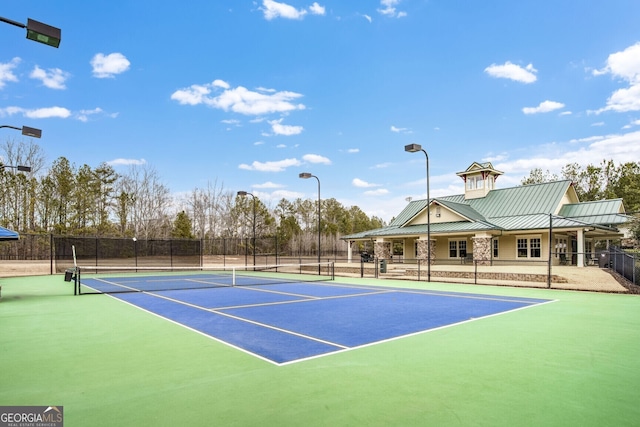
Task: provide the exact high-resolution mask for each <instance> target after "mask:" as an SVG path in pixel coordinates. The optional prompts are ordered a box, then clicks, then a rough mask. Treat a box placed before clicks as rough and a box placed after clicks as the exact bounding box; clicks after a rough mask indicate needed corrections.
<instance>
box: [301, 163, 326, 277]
mask: <svg viewBox="0 0 640 427" xmlns="http://www.w3.org/2000/svg"><path fill="white" fill-rule="evenodd" d="M298 177H299V178H302V179H309V178H315V179H316V180H318V275H320V233H321V229H320V178H318V177H317V176H315V175H311V174H310V173H309V172H302V173H300V174H299V175H298Z"/></svg>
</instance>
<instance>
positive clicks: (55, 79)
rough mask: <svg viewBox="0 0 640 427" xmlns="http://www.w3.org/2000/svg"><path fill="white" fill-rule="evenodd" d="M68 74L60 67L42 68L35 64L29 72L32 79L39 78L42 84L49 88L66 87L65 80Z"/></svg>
mask: <svg viewBox="0 0 640 427" xmlns="http://www.w3.org/2000/svg"><path fill="white" fill-rule="evenodd" d="M69 76H70V74H69V73H67V72H66V71H62V70H61V69H60V68H49V69H48V70H43V69H42V68H40V67H38V66H37V65H36V66H35V68H34V69H33V71H31V74H29V77H31V78H32V79H36V80H40V81H41V82H42V84H43V85H45V86H46V87H48V88H49V89H66V88H67V87H66V86H65V82H66V81H67V79H68V78H69Z"/></svg>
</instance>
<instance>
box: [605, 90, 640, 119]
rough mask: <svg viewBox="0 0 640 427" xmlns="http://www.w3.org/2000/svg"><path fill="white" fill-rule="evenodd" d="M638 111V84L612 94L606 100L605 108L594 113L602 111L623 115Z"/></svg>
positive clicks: (639, 95) (639, 104) (639, 94)
mask: <svg viewBox="0 0 640 427" xmlns="http://www.w3.org/2000/svg"><path fill="white" fill-rule="evenodd" d="M638 110H640V83H638V84H635V85H633V86H630V87H628V88H624V89H618V90H617V91H615V92H613V94H611V96H610V97H609V99H607V106H606V107H604V108H601V109H600V110H598V111H596V113H601V112H604V111H615V112H617V113H624V112H627V111H638Z"/></svg>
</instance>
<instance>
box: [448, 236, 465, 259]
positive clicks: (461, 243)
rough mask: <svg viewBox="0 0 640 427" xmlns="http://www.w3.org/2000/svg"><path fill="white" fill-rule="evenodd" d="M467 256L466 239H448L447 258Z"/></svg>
mask: <svg viewBox="0 0 640 427" xmlns="http://www.w3.org/2000/svg"><path fill="white" fill-rule="evenodd" d="M466 256H467V241H466V240H449V258H464V257H466Z"/></svg>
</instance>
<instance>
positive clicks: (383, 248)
mask: <svg viewBox="0 0 640 427" xmlns="http://www.w3.org/2000/svg"><path fill="white" fill-rule="evenodd" d="M373 253H374V255H375V256H376V258H380V259H390V258H391V242H385V241H384V240H376V242H375V243H374V245H373Z"/></svg>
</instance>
